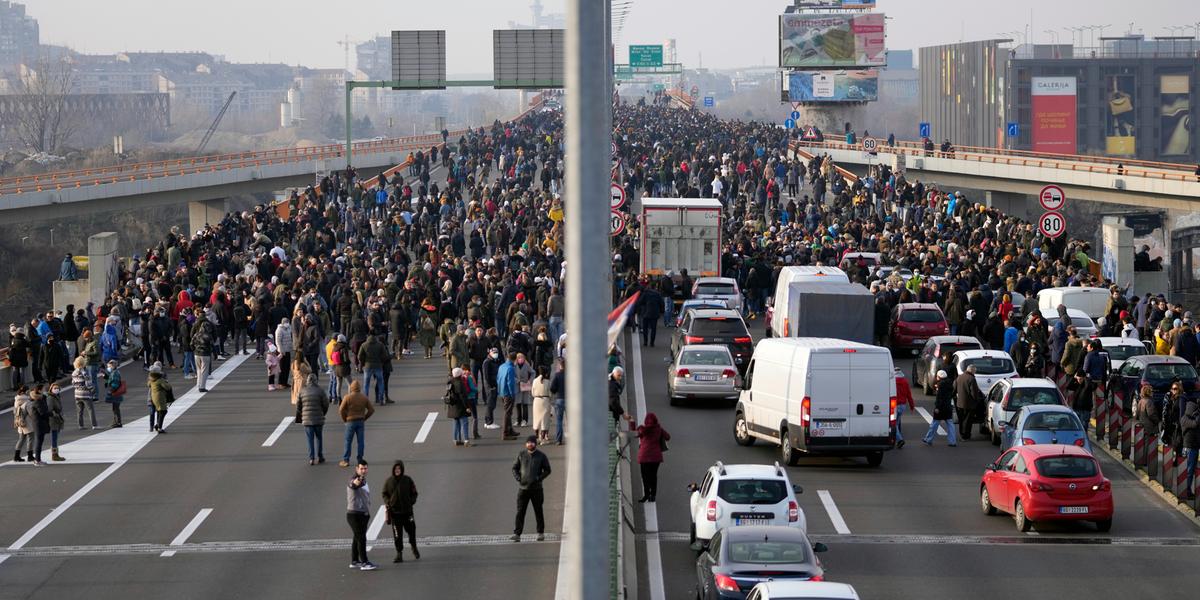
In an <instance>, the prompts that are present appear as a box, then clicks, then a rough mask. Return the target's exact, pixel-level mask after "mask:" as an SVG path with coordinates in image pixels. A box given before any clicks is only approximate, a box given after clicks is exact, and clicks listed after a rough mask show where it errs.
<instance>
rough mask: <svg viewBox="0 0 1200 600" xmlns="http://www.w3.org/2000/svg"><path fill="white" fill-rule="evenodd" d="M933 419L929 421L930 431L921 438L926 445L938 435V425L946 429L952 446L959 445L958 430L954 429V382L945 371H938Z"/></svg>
mask: <svg viewBox="0 0 1200 600" xmlns="http://www.w3.org/2000/svg"><path fill="white" fill-rule="evenodd" d="M934 388H935V392H934V393H935V394H936V396H935V397H934V398H935V399H934V404H933V420H932V421H931V422H930V423H929V431H926V432H925V437H923V438H921V441H922V442H925V445H926V446H932V445H933V436H934V435H937V430H938V427H939V426H940V427H941V428H942V429H945V430H946V437H947V438H948V439H949V440H950V446H952V447H953V446H957V445H958V436H957V432H956V431H955V429H954V383H953V382H952V381H950V376H949V375H947V374H946V372H945V371H938V372H937V383H936V384H935V385H934Z"/></svg>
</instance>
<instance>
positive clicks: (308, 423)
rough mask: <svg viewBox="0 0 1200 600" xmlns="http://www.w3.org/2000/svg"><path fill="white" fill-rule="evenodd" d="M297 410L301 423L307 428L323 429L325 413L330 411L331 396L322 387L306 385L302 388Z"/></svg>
mask: <svg viewBox="0 0 1200 600" xmlns="http://www.w3.org/2000/svg"><path fill="white" fill-rule="evenodd" d="M296 402H297V404H296V408H297V410H298V411H299V412H300V423H301V424H302V425H304V426H305V427H321V426H322V425H324V424H325V413H326V412H328V411H329V396H328V395H327V394H326V393H325V390H323V389H321V386H319V385H316V384H306V385H305V386H304V387H302V388H300V394H299V396H298V398H297V401H296Z"/></svg>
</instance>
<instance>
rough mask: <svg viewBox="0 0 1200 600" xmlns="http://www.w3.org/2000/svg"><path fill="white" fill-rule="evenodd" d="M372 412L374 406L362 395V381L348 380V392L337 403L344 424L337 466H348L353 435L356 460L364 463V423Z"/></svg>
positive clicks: (373, 411)
mask: <svg viewBox="0 0 1200 600" xmlns="http://www.w3.org/2000/svg"><path fill="white" fill-rule="evenodd" d="M373 414H375V407H374V406H371V400H370V399H369V398H367V397H366V396H365V395H363V393H362V383H360V382H359V381H358V380H357V379H356V380H354V381H352V382H350V393H349V394H346V396H345V397H344V398H342V402H341V404H340V405H338V416H340V417H341V418H342V422H343V423H345V424H346V433H345V438H346V449H345V451H344V452H342V461H341V462H339V463H338V466H340V467H348V466H350V442H351V441H352V440H353V439H354V437H355V436H358V462H359V464H366V463H364V462H363V453H364V452H365V450H366V445H367V441H366V439H365V435H366V423H367V419H370V418H371V415H373Z"/></svg>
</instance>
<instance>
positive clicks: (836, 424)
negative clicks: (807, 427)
mask: <svg viewBox="0 0 1200 600" xmlns="http://www.w3.org/2000/svg"><path fill="white" fill-rule="evenodd" d="M813 425H815V426H816V428H817V429H824V430H826V431H832V430H836V429H841V428H842V421H823V420H821V419H817V420H815V421H813Z"/></svg>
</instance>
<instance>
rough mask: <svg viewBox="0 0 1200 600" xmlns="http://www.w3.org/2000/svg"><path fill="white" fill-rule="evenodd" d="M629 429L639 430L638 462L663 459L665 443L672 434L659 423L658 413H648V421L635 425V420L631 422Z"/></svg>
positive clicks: (656, 461)
mask: <svg viewBox="0 0 1200 600" xmlns="http://www.w3.org/2000/svg"><path fill="white" fill-rule="evenodd" d="M629 430H630V431H636V432H637V436H638V440H639V442H638V453H637V461H638V464H647V463H660V462H662V461H663V451H662V448H663V443H664V442H666V441H667V440H670V439H671V434H670V433H668V432H667V430H666V429H663V428H662V426H661V425H659V424H658V415H655V414H654V413H652V412H648V413H646V423H645V424H644V425H638V426H637V427H634V426H633V422H630V423H629Z"/></svg>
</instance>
